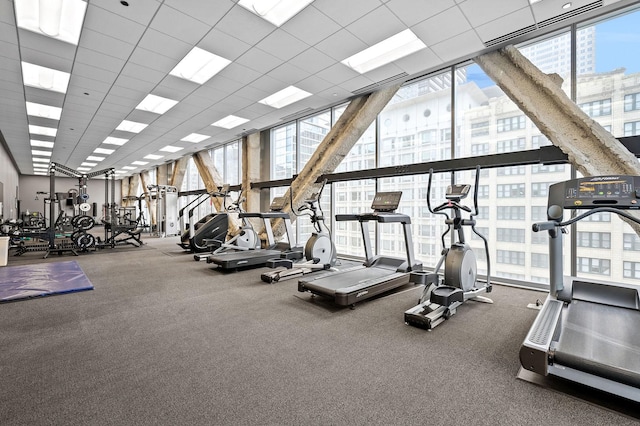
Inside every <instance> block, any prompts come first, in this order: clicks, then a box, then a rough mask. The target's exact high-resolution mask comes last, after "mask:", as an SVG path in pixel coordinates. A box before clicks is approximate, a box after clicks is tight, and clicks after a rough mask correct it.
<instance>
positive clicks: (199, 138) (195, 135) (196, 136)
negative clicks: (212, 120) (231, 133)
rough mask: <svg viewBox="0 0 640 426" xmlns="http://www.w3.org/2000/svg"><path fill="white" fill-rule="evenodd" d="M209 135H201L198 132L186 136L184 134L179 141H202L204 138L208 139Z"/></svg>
mask: <svg viewBox="0 0 640 426" xmlns="http://www.w3.org/2000/svg"><path fill="white" fill-rule="evenodd" d="M210 137H211V136H207V135H201V134H199V133H191V134H190V135H188V136H185V137H184V138H182V139H180V140H181V141H184V142H192V143H198V142H202V141H204V140H207V139H209V138H210Z"/></svg>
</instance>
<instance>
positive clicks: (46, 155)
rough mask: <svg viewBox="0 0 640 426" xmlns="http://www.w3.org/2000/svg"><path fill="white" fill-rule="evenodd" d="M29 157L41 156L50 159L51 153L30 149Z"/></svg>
mask: <svg viewBox="0 0 640 426" xmlns="http://www.w3.org/2000/svg"><path fill="white" fill-rule="evenodd" d="M31 155H41V156H43V157H51V151H40V150H37V149H32V150H31Z"/></svg>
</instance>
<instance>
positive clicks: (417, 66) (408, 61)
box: [394, 47, 442, 75]
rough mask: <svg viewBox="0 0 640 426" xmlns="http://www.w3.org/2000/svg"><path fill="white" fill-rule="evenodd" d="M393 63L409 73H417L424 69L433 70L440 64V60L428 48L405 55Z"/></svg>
mask: <svg viewBox="0 0 640 426" xmlns="http://www.w3.org/2000/svg"><path fill="white" fill-rule="evenodd" d="M394 63H395V65H396V66H397V67H398V68H400V69H401V70H402V71H404V72H406V73H407V74H409V75H414V74H418V73H420V72H423V71H424V70H433V69H435V68H438V67H440V66H441V65H442V60H441V59H440V58H439V57H438V55H436V54H435V53H433V51H432V50H431V49H430V48H428V47H427V48H426V49H422V50H420V51H418V52H416V53H414V54H412V55H409V56H405V57H404V58H400V59H398V60H397V61H395V62H394Z"/></svg>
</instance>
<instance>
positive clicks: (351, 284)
mask: <svg viewBox="0 0 640 426" xmlns="http://www.w3.org/2000/svg"><path fill="white" fill-rule="evenodd" d="M401 196H402V192H400V191H396V192H378V193H376V195H375V197H374V198H373V203H372V204H371V209H372V210H373V212H370V213H362V214H338V215H336V221H358V222H360V229H361V231H362V240H363V242H364V250H365V256H366V259H365V262H364V263H363V264H362V265H361V266H356V267H354V268H349V269H345V270H342V271H338V272H334V273H332V274H327V275H325V276H322V277H318V278H316V279H309V280H307V279H301V280H299V281H298V291H300V292H307V291H308V292H310V293H312V294H314V295H319V296H324V297H327V298H330V299H333V302H334V303H336V304H337V305H340V306H351V307H352V308H353V307H354V306H355V304H356V302H360V301H362V300H365V299H369V298H371V297H374V296H377V295H379V294H381V293H385V292H387V291H389V290H392V289H394V288H396V287H400V286H403V285H405V284H408V283H409V275H410V272H411V271H415V270H417V269H421V268H422V264H419V263H417V262H416V260H415V257H414V254H413V241H412V238H411V218H410V217H409V216H407V215H405V214H401V213H395V210H396V209H397V208H398V204H399V203H400V198H401ZM370 221H375V222H378V223H400V224H402V229H403V232H404V238H405V249H406V253H407V258H406V259H402V258H396V257H389V256H380V255H378V256H374V255H373V251H372V249H371V241H370V237H369V227H368V223H369V222H370Z"/></svg>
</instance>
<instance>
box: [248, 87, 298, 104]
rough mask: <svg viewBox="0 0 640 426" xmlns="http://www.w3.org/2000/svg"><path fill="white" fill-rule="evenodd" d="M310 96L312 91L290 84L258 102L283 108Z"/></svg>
mask: <svg viewBox="0 0 640 426" xmlns="http://www.w3.org/2000/svg"><path fill="white" fill-rule="evenodd" d="M309 96H311V93H309V92H306V91H304V90H302V89H298V88H297V87H296V86H289V87H286V88H284V89H282V90H280V91H279V92H277V93H274V94H273V95H271V96H267V97H266V98H264V99H262V100H261V101H258V102H259V103H261V104H264V105H268V106H270V107H274V108H282V107H285V106H287V105H290V104H292V103H294V102H298V101H299V100H301V99H304V98H306V97H309Z"/></svg>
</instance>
